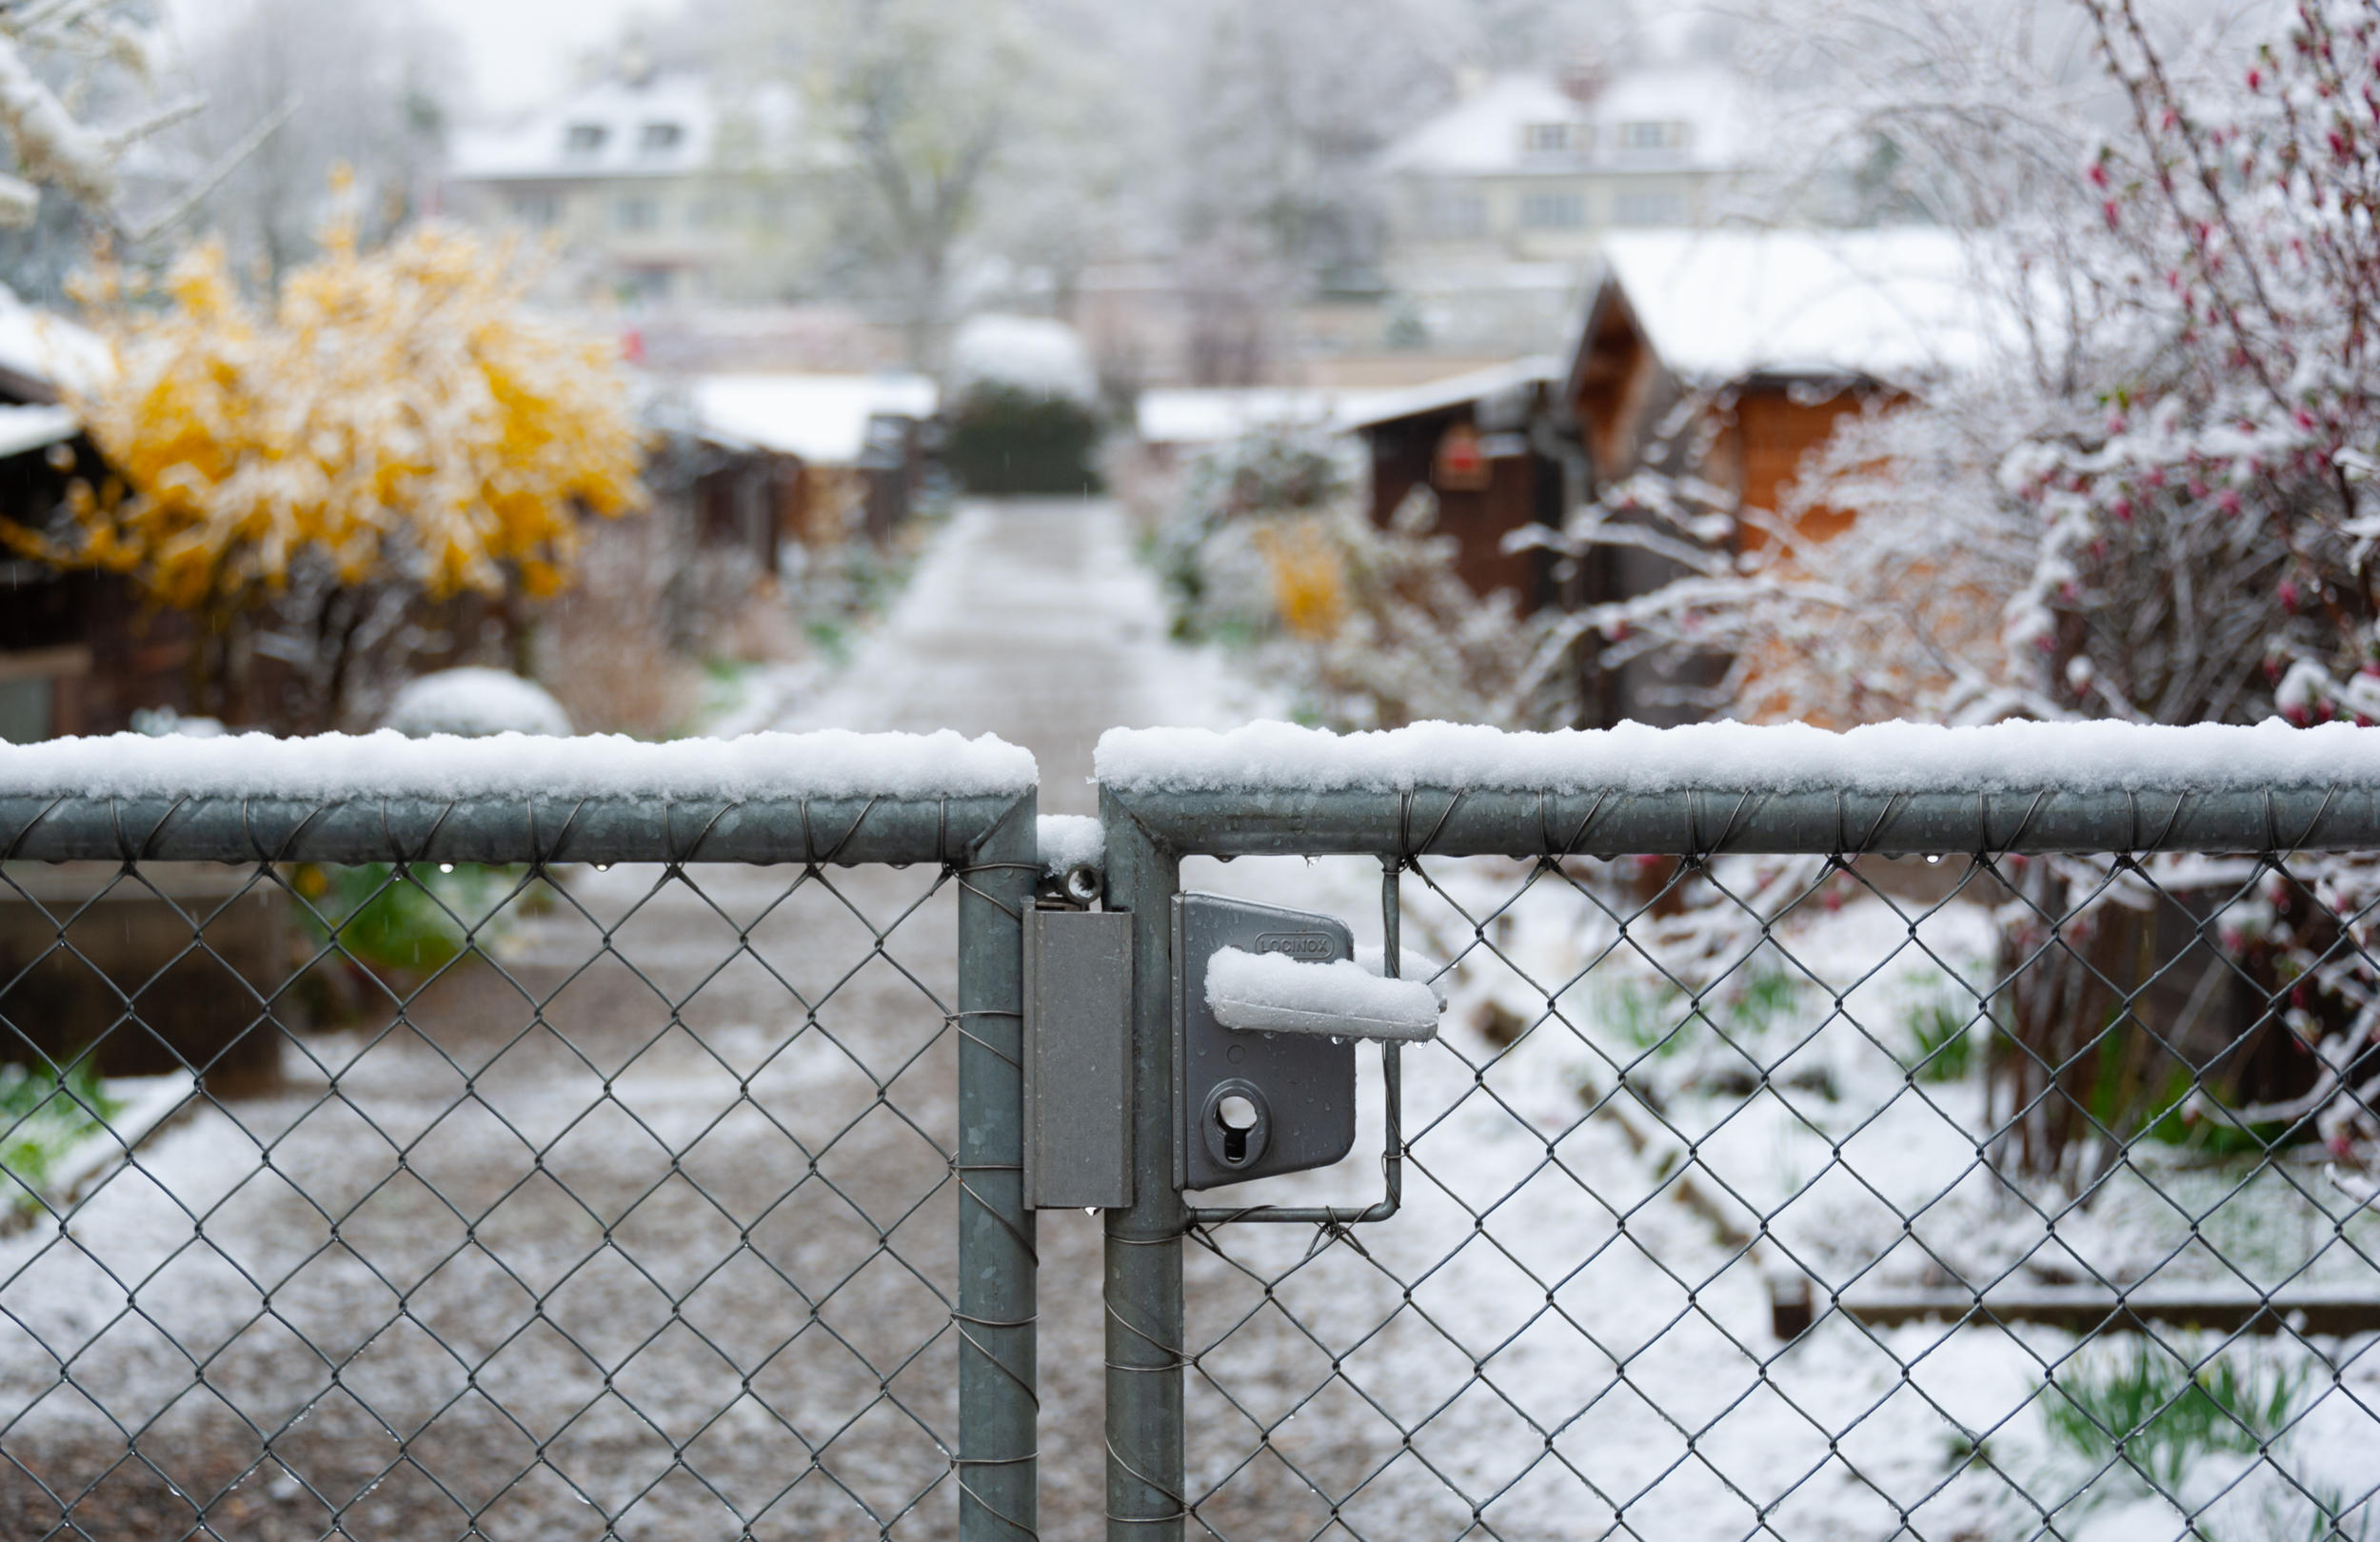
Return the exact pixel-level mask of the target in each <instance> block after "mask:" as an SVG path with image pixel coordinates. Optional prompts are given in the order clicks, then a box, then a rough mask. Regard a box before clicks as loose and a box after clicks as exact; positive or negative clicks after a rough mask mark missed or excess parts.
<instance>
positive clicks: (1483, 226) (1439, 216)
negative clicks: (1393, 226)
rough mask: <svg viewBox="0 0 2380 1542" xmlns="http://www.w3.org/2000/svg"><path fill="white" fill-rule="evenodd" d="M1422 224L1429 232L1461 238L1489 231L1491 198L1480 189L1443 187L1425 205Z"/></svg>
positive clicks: (1445, 236)
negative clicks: (1470, 190)
mask: <svg viewBox="0 0 2380 1542" xmlns="http://www.w3.org/2000/svg"><path fill="white" fill-rule="evenodd" d="M1421 227H1422V228H1423V229H1424V230H1425V231H1427V232H1428V233H1429V234H1431V235H1434V236H1438V237H1442V238H1451V239H1455V240H1461V239H1463V238H1465V237H1470V236H1479V235H1485V234H1486V233H1487V199H1486V198H1484V197H1483V196H1481V195H1480V194H1478V193H1476V192H1456V191H1450V190H1440V191H1438V192H1434V193H1432V194H1430V195H1429V197H1428V199H1427V200H1426V201H1425V202H1424V203H1423V205H1422V207H1421Z"/></svg>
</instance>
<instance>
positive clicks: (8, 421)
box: [0, 406, 83, 461]
mask: <svg viewBox="0 0 2380 1542" xmlns="http://www.w3.org/2000/svg"><path fill="white" fill-rule="evenodd" d="M82 431H83V420H82V419H80V418H78V417H76V416H75V415H74V409H73V408H72V407H62V406H0V461H5V460H8V459H10V458H11V457H13V456H18V455H23V454H25V453H26V452H27V451H29V450H37V449H48V448H49V447H50V445H55V444H57V443H59V442H60V441H62V440H68V439H72V438H73V437H74V436H75V435H76V434H79V433H81V432H82Z"/></svg>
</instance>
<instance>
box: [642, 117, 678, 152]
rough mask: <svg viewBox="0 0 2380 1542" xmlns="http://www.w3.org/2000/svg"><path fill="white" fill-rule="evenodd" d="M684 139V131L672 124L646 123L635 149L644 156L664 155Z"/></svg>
mask: <svg viewBox="0 0 2380 1542" xmlns="http://www.w3.org/2000/svg"><path fill="white" fill-rule="evenodd" d="M684 138H685V129H684V128H682V127H680V126H679V125H677V124H674V123H648V124H646V125H645V132H644V134H643V135H642V136H641V137H640V138H639V139H638V140H637V142H636V148H638V149H639V150H641V151H643V152H644V153H645V154H646V155H666V154H668V153H669V152H670V151H671V150H673V149H676V148H678V144H679V141H681V140H683V139H684Z"/></svg>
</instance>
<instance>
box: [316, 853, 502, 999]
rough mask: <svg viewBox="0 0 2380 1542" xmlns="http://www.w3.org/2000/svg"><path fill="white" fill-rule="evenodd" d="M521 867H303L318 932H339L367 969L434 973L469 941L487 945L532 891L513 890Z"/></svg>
mask: <svg viewBox="0 0 2380 1542" xmlns="http://www.w3.org/2000/svg"><path fill="white" fill-rule="evenodd" d="M521 871H522V870H521V869H519V868H517V867H482V866H479V865H477V864H474V863H469V862H460V863H446V864H440V865H435V866H432V865H427V864H420V865H410V866H407V867H404V868H397V867H391V866H390V865H388V864H387V863H386V862H367V863H366V864H364V865H362V866H358V867H328V866H311V865H309V866H307V867H305V868H302V869H300V870H299V872H298V874H297V877H296V880H295V882H296V887H297V890H298V893H299V894H301V895H303V896H304V897H305V898H306V899H307V901H308V902H309V905H310V908H309V909H307V911H305V912H303V914H304V915H305V917H306V920H307V926H308V929H309V930H311V931H312V932H313V934H314V935H315V937H316V938H318V939H323V940H327V941H333V940H335V941H336V942H337V943H338V945H339V948H340V949H341V951H342V952H344V953H346V954H347V957H349V958H350V959H354V960H355V961H356V962H357V963H360V964H362V965H364V966H365V967H366V968H367V969H371V970H374V971H375V972H379V971H390V970H395V971H403V972H407V973H413V974H430V973H433V972H435V971H437V970H439V969H441V968H444V967H445V966H446V964H448V963H450V962H452V961H453V960H454V959H455V958H456V957H457V956H458V955H460V954H461V953H462V952H463V950H464V948H465V947H466V946H469V945H476V946H480V947H485V946H486V945H487V943H488V942H489V940H490V939H491V938H492V937H493V936H494V935H495V934H496V933H497V932H498V931H500V930H502V929H503V928H504V927H505V926H506V925H507V924H508V923H509V921H510V919H511V912H512V910H513V908H514V907H515V906H516V905H518V904H520V903H522V901H524V900H526V899H527V898H528V897H527V896H526V895H521V896H517V897H516V896H515V894H514V890H515V889H516V888H518V887H519V884H520V880H521Z"/></svg>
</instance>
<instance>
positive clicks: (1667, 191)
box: [1379, 65, 1764, 356]
mask: <svg viewBox="0 0 2380 1542" xmlns="http://www.w3.org/2000/svg"><path fill="white" fill-rule="evenodd" d="M1763 121H1764V116H1763V114H1762V112H1761V111H1760V109H1759V106H1758V103H1757V101H1756V99H1755V94H1754V92H1753V90H1752V89H1751V88H1750V87H1749V86H1748V85H1747V83H1746V82H1745V81H1744V80H1743V79H1742V77H1740V76H1738V75H1736V74H1735V73H1734V72H1732V71H1730V70H1727V69H1721V68H1718V67H1716V66H1711V65H1670V66H1662V67H1656V68H1649V69H1636V70H1631V71H1628V72H1625V73H1620V74H1615V75H1610V76H1605V75H1604V74H1601V73H1599V72H1597V71H1596V70H1592V69H1573V70H1570V71H1568V72H1566V73H1565V74H1563V75H1562V76H1560V77H1558V78H1557V76H1555V75H1552V74H1524V73H1514V74H1504V75H1498V76H1495V77H1493V78H1491V79H1488V80H1486V81H1485V82H1483V83H1481V84H1479V85H1478V86H1477V87H1476V89H1472V90H1471V91H1470V92H1468V93H1467V94H1466V95H1464V96H1463V97H1462V98H1461V99H1460V100H1459V101H1458V102H1456V103H1455V104H1454V105H1453V106H1452V107H1450V108H1448V109H1445V110H1444V111H1442V112H1440V113H1438V114H1437V115H1436V116H1433V117H1431V118H1429V119H1427V120H1425V121H1423V122H1421V123H1418V124H1417V125H1415V126H1414V128H1412V129H1411V130H1410V131H1408V132H1407V133H1406V134H1404V135H1403V136H1402V137H1400V138H1399V139H1398V140H1397V141H1396V142H1395V143H1394V144H1392V145H1390V146H1389V148H1387V149H1386V150H1385V151H1384V152H1383V153H1382V155H1381V157H1380V160H1379V172H1380V176H1381V179H1382V182H1383V184H1384V189H1385V205H1386V207H1385V214H1386V230H1385V236H1384V251H1383V259H1382V267H1383V270H1384V274H1385V277H1386V280H1387V283H1388V286H1389V288H1390V291H1391V293H1390V295H1389V298H1388V300H1387V302H1386V305H1385V307H1384V309H1383V311H1382V313H1381V319H1380V322H1379V326H1380V327H1381V330H1382V341H1383V342H1384V343H1385V344H1388V345H1391V346H1403V347H1405V348H1408V349H1419V350H1428V351H1436V352H1455V353H1466V354H1478V353H1483V352H1485V353H1495V354H1499V355H1505V356H1509V355H1511V354H1515V353H1519V352H1524V351H1527V350H1529V349H1531V348H1534V347H1539V346H1543V345H1542V339H1543V338H1545V337H1546V336H1547V335H1548V334H1549V333H1557V332H1559V331H1561V330H1563V329H1564V324H1565V322H1567V320H1568V319H1569V318H1570V317H1571V316H1573V315H1575V314H1576V311H1577V304H1578V302H1579V300H1580V298H1581V295H1582V286H1583V285H1585V284H1587V283H1589V282H1591V280H1592V276H1593V274H1592V264H1593V262H1594V260H1595V258H1596V256H1597V252H1598V251H1599V250H1600V249H1601V247H1602V244H1603V242H1604V240H1605V238H1606V237H1608V236H1610V235H1611V234H1612V233H1613V232H1615V231H1624V230H1632V229H1641V228H1648V227H1683V226H1695V225H1701V224H1704V223H1707V222H1709V221H1711V220H1712V219H1713V218H1714V217H1715V216H1716V214H1717V213H1718V211H1719V207H1720V204H1721V202H1722V201H1723V199H1724V197H1725V196H1726V195H1727V194H1728V193H1729V192H1731V191H1733V190H1735V189H1737V188H1741V187H1743V186H1744V185H1745V184H1746V182H1747V180H1748V178H1749V175H1750V165H1751V162H1752V159H1753V156H1752V150H1753V148H1754V145H1755V135H1756V134H1757V133H1758V132H1759V131H1760V128H1761V124H1762V122H1763Z"/></svg>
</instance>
